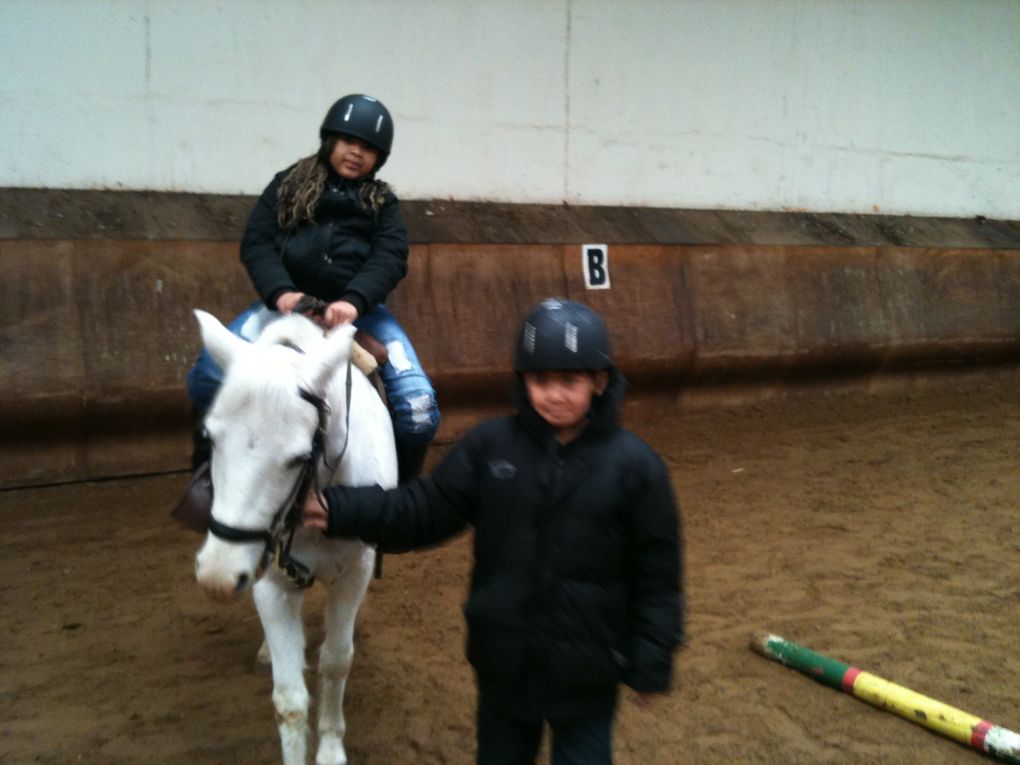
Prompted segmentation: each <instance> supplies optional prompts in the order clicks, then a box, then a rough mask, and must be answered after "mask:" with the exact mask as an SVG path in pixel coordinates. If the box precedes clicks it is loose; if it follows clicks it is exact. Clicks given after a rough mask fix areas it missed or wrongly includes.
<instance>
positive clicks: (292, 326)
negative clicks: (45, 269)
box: [195, 311, 397, 765]
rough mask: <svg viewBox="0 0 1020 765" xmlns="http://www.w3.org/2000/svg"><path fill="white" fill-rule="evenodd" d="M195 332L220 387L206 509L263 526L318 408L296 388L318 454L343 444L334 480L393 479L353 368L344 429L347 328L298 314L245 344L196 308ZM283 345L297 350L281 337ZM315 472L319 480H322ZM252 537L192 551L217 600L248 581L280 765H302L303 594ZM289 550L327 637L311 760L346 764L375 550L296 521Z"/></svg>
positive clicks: (375, 399) (386, 483)
mask: <svg viewBox="0 0 1020 765" xmlns="http://www.w3.org/2000/svg"><path fill="white" fill-rule="evenodd" d="M195 314H196V316H197V317H198V320H199V323H200V325H201V328H202V339H203V341H204V343H205V346H206V348H208V349H209V352H210V353H211V354H212V356H213V358H215V359H216V361H217V362H218V363H219V364H220V366H221V367H223V369H224V371H225V373H226V376H225V379H224V381H223V386H222V388H221V389H220V392H219V394H218V396H217V398H216V400H215V402H214V403H213V406H212V408H211V409H210V411H209V414H208V416H207V418H206V429H207V430H208V431H209V434H210V436H211V438H212V440H213V459H212V479H213V486H214V487H215V490H214V501H213V509H212V512H213V516H214V517H215V518H216V519H217V520H218V521H219V522H221V523H224V524H227V525H230V526H235V527H239V528H249V529H268V528H269V526H270V523H271V521H272V518H273V516H274V515H275V514H276V512H277V511H278V510H279V508H280V507H281V505H282V504H283V503H284V502H285V500H286V498H287V496H288V494H289V493H290V491H291V489H292V487H293V485H294V483H295V481H296V480H297V478H298V471H299V468H298V467H297V464H296V460H297V458H300V457H302V456H304V455H307V454H308V453H309V451H310V449H311V444H312V436H313V433H314V431H315V428H316V425H317V423H318V418H317V413H316V410H315V407H314V406H313V405H311V404H310V403H308V402H307V401H305V400H303V399H302V398H300V397H299V395H298V389H299V387H302V386H303V387H305V388H306V389H307V390H309V391H310V392H312V393H314V394H316V395H319V396H321V397H322V398H323V399H324V400H325V401H326V402H327V403H328V405H329V407H330V410H331V415H330V417H329V423H328V434H327V447H326V457H327V460H329V461H330V463H331V464H332V463H333V461H334V460H336V459H337V456H338V455H339V453H340V451H341V450H342V449H343V448H344V443H345V439H347V444H348V445H347V448H346V451H345V452H344V454H343V459H342V460H341V462H340V464H339V467H338V469H337V472H336V475H335V476H333V477H332V482H333V483H342V484H347V485H370V484H379V485H380V486H383V487H391V486H395V485H396V482H397V463H396V455H395V449H394V445H393V429H392V424H391V422H390V417H389V413H388V412H387V410H386V407H385V405H384V404H383V402H382V400H381V399H380V398H379V395H378V393H377V392H376V391H375V389H374V388H373V387H372V385H371V383H370V382H369V381H368V379H367V378H366V377H365V376H364V375H363V374H362V373H361V372H359V371H358V370H357V369H354V370H353V376H352V382H353V385H352V392H351V412H350V420H349V424H350V434H349V438H347V434H346V433H345V422H346V417H347V415H346V411H347V402H346V392H345V382H346V375H347V365H348V361H349V357H350V348H351V340H352V337H353V334H354V330H353V328H352V327H340V328H337V329H335V330H333V331H332V332H331V333H330V334H329V335H327V336H326V337H323V335H322V332H321V330H320V329H319V328H318V327H316V325H315V324H313V323H312V322H310V321H308V320H307V319H305V318H303V317H300V316H290V317H285V318H281V319H279V320H278V321H276V322H274V323H271V324H269V325H268V326H266V327H265V328H264V330H263V331H262V332H261V334H260V335H259V337H258V339H257V340H256V341H255V342H254V343H249V342H247V341H245V340H241V339H239V338H237V337H235V336H234V335H232V334H231V333H230V332H229V331H228V330H227V329H226V328H225V327H224V326H223V325H222V324H220V323H219V322H218V321H217V320H216V319H215V318H213V317H212V316H210V315H209V314H207V313H204V312H202V311H196V312H195ZM281 341H287V342H289V343H292V344H293V345H296V346H298V347H299V348H301V349H302V350H303V351H304V353H303V354H302V353H298V352H297V351H295V350H293V349H291V348H288V347H286V346H284V345H282V344H281ZM327 473H328V470H326V469H325V468H323V469H321V471H320V475H319V479H320V481H321V482H323V483H325V482H326V481H328V480H330V478H331V476H329V475H328V474H327ZM262 548H263V546H262V544H261V543H254V542H253V543H231V542H226V541H224V540H222V539H219V538H217V537H215V536H212V535H211V534H210V535H208V536H207V538H206V541H205V544H204V545H203V546H202V549H201V550H200V551H199V553H198V557H197V558H196V575H197V578H198V581H199V584H201V585H202V587H203V588H204V589H205V590H206V591H207V592H208V593H209V594H210V595H211V596H212V597H214V598H216V599H218V600H234V599H236V598H238V597H239V596H240V595H241V594H242V593H243V592H245V591H246V589H247V588H248V587H249V586H251V585H252V583H253V582H255V584H254V587H253V595H254V600H255V605H256V607H257V609H258V613H259V617H260V619H261V621H262V626H263V629H264V630H265V637H266V644H267V645H268V648H269V653H270V657H271V660H272V673H273V706H274V707H275V709H276V716H277V721H278V723H279V731H280V739H281V744H282V749H283V762H284V765H305V758H306V748H307V741H308V730H309V728H308V707H309V696H308V690H307V687H306V685H305V681H304V655H305V638H304V632H303V629H302V622H301V606H302V603H303V600H304V595H303V591H301V590H299V589H297V588H295V587H294V586H293V585H292V584H290V583H289V582H288V581H287V580H286V578H285V577H284V576H282V575H281V574H280V573H279V572H278V571H277V570H276V568H275V567H273V566H271V565H270V566H269V570H268V571H266V572H265V573H264V575H263V576H261V578H259V575H260V574H261V573H262V572H260V571H257V570H256V567H257V566H258V564H259V561H260V559H261V556H262ZM292 555H293V557H295V558H296V559H297V560H299V561H301V562H302V563H304V564H305V565H306V566H308V568H309V569H311V570H312V571H313V572H314V574H315V576H316V578H317V579H318V581H320V582H322V583H323V584H324V585H325V586H326V587H327V589H328V597H327V602H326V613H325V627H326V637H325V640H324V641H323V644H322V647H321V649H320V651H319V696H320V698H319V700H318V707H319V719H318V740H319V744H318V750H317V756H316V759H315V762H316V765H342V764H343V763H346V762H347V756H346V753H345V751H344V746H343V737H344V731H345V721H344V714H343V698H344V689H345V686H346V682H347V675H348V672H349V671H350V667H351V659H352V657H353V654H354V620H355V617H356V616H357V612H358V607H359V606H360V604H361V601H362V599H363V598H364V595H365V591H366V589H367V587H368V583H369V580H370V578H371V575H372V568H373V563H374V560H375V552H374V550H373V549H372V548H371V547H369V546H367V545H365V544H363V543H362V542H360V541H358V540H349V539H343V540H341V539H327V538H326V537H325V536H323V535H322V534H321V533H319V532H313V531H309V530H305V529H299V530H298V532H297V534H296V536H295V539H294V545H293V548H292Z"/></svg>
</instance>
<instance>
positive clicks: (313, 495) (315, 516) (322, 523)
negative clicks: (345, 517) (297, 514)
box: [301, 491, 329, 531]
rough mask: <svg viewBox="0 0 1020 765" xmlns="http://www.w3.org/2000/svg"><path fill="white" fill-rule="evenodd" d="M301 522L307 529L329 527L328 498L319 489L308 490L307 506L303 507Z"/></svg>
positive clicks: (324, 528)
mask: <svg viewBox="0 0 1020 765" xmlns="http://www.w3.org/2000/svg"><path fill="white" fill-rule="evenodd" d="M301 522H302V525H304V527H305V528H306V529H318V530H319V531H325V530H326V529H327V528H328V527H329V513H328V512H327V511H326V498H325V497H323V496H322V494H320V493H319V492H317V491H310V492H308V497H307V498H306V499H305V506H304V507H303V508H301Z"/></svg>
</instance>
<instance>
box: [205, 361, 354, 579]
mask: <svg viewBox="0 0 1020 765" xmlns="http://www.w3.org/2000/svg"><path fill="white" fill-rule="evenodd" d="M290 347H291V348H293V349H294V350H296V351H297V352H298V353H303V351H302V350H301V349H300V348H298V347H297V346H294V345H291V346H290ZM345 387H346V397H347V402H346V403H347V411H346V414H345V422H346V427H345V432H344V444H343V447H342V448H341V449H340V452H339V453H338V454H337V456H336V458H335V459H334V460H333V464H332V465H331V464H330V463H329V461H328V460H327V459H326V427H327V424H328V421H329V414H330V408H329V404H327V403H326V401H325V400H324V399H323V398H321V397H320V396H317V395H315V394H314V393H312V392H311V391H308V390H306V389H305V388H298V395H299V396H301V398H303V399H304V400H305V401H307V402H308V403H309V404H311V405H312V406H314V407H315V411H316V413H317V414H318V417H319V422H318V424H317V425H316V427H315V433H314V434H313V435H312V449H311V451H310V452H309V455H308V457H307V458H306V459H304V460H302V465H301V472H300V473H298V477H297V480H296V481H295V482H294V485H293V486H292V487H291V490H290V492H289V493H288V494H287V498H286V499H284V501H283V504H281V505H280V507H279V509H277V511H276V513H274V514H273V520H272V521H271V522H270V524H269V528H268V529H241V528H237V527H236V526H228V525H227V524H225V523H220V522H219V521H218V520H216V519H215V518H214V517H213V516H212V513H210V514H209V532H210V533H211V534H212V535H213V536H215V537H218V538H219V539H222V540H223V541H225V542H238V543H240V542H262V543H263V551H262V559H261V561H260V562H259V568H260V569H265V566H266V564H267V563H268V562H269V557H270V555H272V556H273V560H274V563H275V565H276V567H277V568H278V569H279V570H280V571H281V572H282V573H283V574H284V575H285V576H286V577H287V578H288V579H289V580H290V581H291V582H293V583H294V584H295V585H297V586H298V587H300V588H302V589H303V588H305V587H311V585H312V584H313V583H314V582H315V576H314V575H313V574H312V572H311V571H310V570H309V569H308V567H307V566H306V565H305V564H303V563H302V562H301V561H299V560H297V559H295V558H294V557H292V556H291V554H290V547H291V543H292V542H293V541H294V532H295V531H297V529H298V528H299V527H300V526H301V515H302V510H303V507H304V504H305V500H306V499H307V497H308V492H309V490H311V489H312V488H313V486H314V489H315V492H316V493H318V491H319V480H318V475H319V464H320V463H321V464H322V465H324V466H325V467H326V469H327V470H329V471H330V474H331V475H332V474H333V473H335V472H336V469H337V468H338V467H339V466H340V461H341V460H342V459H343V457H344V453H345V452H346V451H347V443H348V439H349V437H350V422H351V362H350V361H348V362H347V381H346V386H345ZM328 483H329V481H327V485H328Z"/></svg>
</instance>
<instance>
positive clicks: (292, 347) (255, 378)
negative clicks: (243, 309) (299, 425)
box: [217, 314, 323, 419]
mask: <svg viewBox="0 0 1020 765" xmlns="http://www.w3.org/2000/svg"><path fill="white" fill-rule="evenodd" d="M322 342H323V334H322V330H321V329H320V328H319V327H318V326H317V325H316V324H315V323H314V322H312V321H310V320H309V319H306V318H305V317H304V316H300V315H297V314H292V315H290V316H285V317H283V318H281V319H279V320H277V321H275V322H273V323H272V324H270V325H268V326H267V327H266V328H265V329H264V330H263V331H262V333H261V334H260V335H259V337H258V338H257V339H256V340H255V342H254V343H252V345H251V347H250V349H249V350H248V352H246V353H243V354H239V355H238V356H237V358H236V359H235V360H234V363H233V364H232V365H231V367H230V369H229V370H228V372H227V375H226V378H225V379H224V381H223V387H222V389H221V391H220V394H219V397H218V400H217V404H219V405H221V406H222V407H223V408H224V409H226V410H227V411H232V410H237V409H242V408H248V407H250V406H252V405H256V404H257V406H258V407H259V411H260V412H263V413H264V414H265V415H266V416H267V419H272V417H273V413H274V412H286V411H289V409H290V407H293V405H294V402H295V400H297V381H298V376H297V371H298V366H299V364H300V360H301V359H302V358H303V357H304V355H305V354H306V353H307V352H308V351H309V350H311V349H312V348H313V347H315V346H316V345H317V344H319V343H322Z"/></svg>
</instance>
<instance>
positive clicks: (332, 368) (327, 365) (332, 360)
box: [308, 324, 357, 395]
mask: <svg viewBox="0 0 1020 765" xmlns="http://www.w3.org/2000/svg"><path fill="white" fill-rule="evenodd" d="M355 332H357V330H356V329H355V328H354V325H353V324H341V325H339V326H337V327H334V328H333V329H331V330H330V331H329V334H328V335H326V342H325V343H323V344H322V346H321V347H320V350H319V351H318V353H317V354H316V356H315V357H314V358H313V359H312V364H311V370H310V372H309V379H308V384H309V385H310V386H311V388H312V390H314V391H315V392H316V393H318V394H319V395H322V394H323V393H324V392H325V390H326V385H327V383H328V382H329V380H330V378H331V377H332V376H333V373H334V372H336V370H337V368H338V367H339V366H340V365H341V364H343V363H344V362H345V361H347V359H349V358H350V357H351V342H352V341H353V340H354V333H355Z"/></svg>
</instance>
